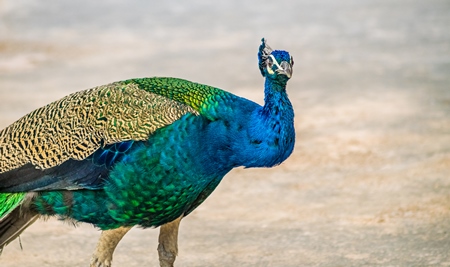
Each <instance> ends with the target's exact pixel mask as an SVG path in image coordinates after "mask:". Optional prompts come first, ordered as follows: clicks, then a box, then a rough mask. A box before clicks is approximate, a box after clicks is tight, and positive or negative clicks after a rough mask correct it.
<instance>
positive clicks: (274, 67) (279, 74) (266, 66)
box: [258, 38, 294, 83]
mask: <svg viewBox="0 0 450 267" xmlns="http://www.w3.org/2000/svg"><path fill="white" fill-rule="evenodd" d="M261 41H262V44H261V45H260V46H259V52H258V60H259V70H260V71H261V74H262V76H263V77H266V78H269V79H273V80H277V81H280V82H283V83H286V82H287V81H288V80H289V79H290V78H291V77H292V67H293V66H294V59H293V58H292V57H291V55H289V53H288V52H286V51H283V50H272V48H270V47H269V46H268V45H267V44H266V40H265V39H264V38H262V40H261Z"/></svg>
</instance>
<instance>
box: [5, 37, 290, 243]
mask: <svg viewBox="0 0 450 267" xmlns="http://www.w3.org/2000/svg"><path fill="white" fill-rule="evenodd" d="M270 51H271V49H269V48H268V47H266V46H265V42H263V44H262V46H261V47H260V57H259V58H260V61H262V62H260V64H259V66H260V68H261V73H263V75H264V76H265V77H266V82H265V96H266V98H265V105H264V106H260V105H258V104H256V103H254V102H252V101H250V100H247V99H244V98H241V97H238V96H235V95H233V94H231V93H228V92H226V91H223V90H221V89H218V88H215V87H211V86H207V85H202V84H198V83H194V82H189V81H186V80H182V79H176V78H142V79H130V80H126V81H120V82H115V83H111V84H108V85H104V86H99V87H95V88H92V89H89V90H85V91H81V92H77V93H74V94H71V95H68V96H67V97H64V98H62V99H61V100H58V101H55V102H53V103H50V104H49V105H47V106H45V107H42V108H40V109H37V110H35V111H33V112H31V113H30V114H28V115H26V116H24V117H23V118H21V119H19V120H18V121H16V122H15V123H13V124H12V125H10V126H9V127H7V128H5V129H4V130H2V131H1V132H0V155H1V157H0V204H1V207H0V250H1V249H2V247H3V246H5V245H6V244H8V243H9V242H10V241H11V240H12V239H14V238H15V237H17V236H18V235H19V234H20V233H21V232H22V231H23V230H24V229H25V228H26V227H27V226H28V225H30V224H31V223H32V222H33V221H34V220H35V219H36V218H37V217H38V216H40V215H50V216H53V215H55V216H58V217H60V218H61V219H74V220H76V221H80V222H87V223H91V224H93V225H95V226H97V227H99V228H100V229H102V230H109V229H116V228H120V227H132V226H135V225H138V226H141V227H144V228H146V227H158V226H163V225H166V224H169V223H171V222H173V221H175V220H176V219H178V218H182V217H183V216H186V215H188V214H189V213H191V212H192V211H193V210H194V209H195V208H197V207H198V206H199V205H200V204H201V203H202V202H203V201H204V200H205V199H206V198H207V197H208V196H209V195H210V194H211V193H212V192H213V191H214V189H215V188H216V186H217V185H218V184H219V183H220V181H221V180H222V178H223V177H224V176H225V175H226V174H227V173H228V172H229V171H230V170H232V169H233V168H235V167H239V166H244V167H272V166H275V165H278V164H280V163H281V162H283V161H284V160H285V159H286V158H287V157H288V156H289V155H290V154H291V153H292V150H293V147H294V140H295V133H294V127H293V110H292V105H291V103H290V101H289V99H288V98H287V94H286V91H285V87H286V83H287V81H288V80H289V78H290V77H291V75H292V64H293V60H292V58H291V57H290V55H289V54H288V53H287V52H285V51H273V52H270ZM269 52H270V54H267V53H269Z"/></svg>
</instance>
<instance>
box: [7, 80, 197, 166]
mask: <svg viewBox="0 0 450 267" xmlns="http://www.w3.org/2000/svg"><path fill="white" fill-rule="evenodd" d="M189 112H190V113H194V114H198V112H197V111H196V110H194V109H193V108H192V107H191V106H189V105H186V104H184V103H182V102H179V101H176V100H171V99H170V98H168V97H166V96H162V95H159V94H157V92H150V91H146V90H142V88H140V87H139V85H137V84H136V83H130V82H116V83H112V84H109V85H104V86H99V87H95V88H92V89H89V90H85V91H81V92H77V93H73V94H71V95H68V96H67V97H64V98H62V99H61V100H58V101H55V102H53V103H51V104H49V105H47V106H45V107H42V108H40V109H37V110H35V111H33V112H31V113H29V114H28V115H26V116H24V117H22V118H21V119H19V120H18V121H16V122H15V123H13V124H11V125H10V126H8V127H7V128H5V129H4V130H2V131H1V132H0V155H1V157H0V173H3V172H6V171H9V170H13V169H16V168H19V167H21V166H23V165H25V164H27V163H31V164H33V165H34V166H36V168H38V169H47V168H51V167H54V166H57V165H60V164H61V163H63V162H65V161H66V160H68V159H75V160H82V159H85V158H86V157H88V156H89V155H91V154H92V153H94V152H95V151H96V150H97V149H98V148H100V147H102V146H105V145H108V144H113V143H116V142H121V141H125V140H146V139H147V138H148V136H149V135H150V134H151V133H152V132H154V131H155V130H156V129H158V128H160V127H163V126H166V125H168V124H171V123H172V122H174V121H175V120H177V119H179V118H180V117H181V116H183V115H184V114H186V113H189Z"/></svg>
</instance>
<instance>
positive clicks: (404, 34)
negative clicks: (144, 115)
mask: <svg viewBox="0 0 450 267" xmlns="http://www.w3.org/2000/svg"><path fill="white" fill-rule="evenodd" d="M449 25H450V4H449V2H448V1H446V0H442V1H438V0H431V1H415V0H397V1H381V0H379V1H371V0H367V1H359V0H341V1H334V0H320V1H313V0H311V1H305V0H301V1H272V2H268V3H262V2H260V1H237V0H232V1H222V2H221V3H220V4H219V3H217V1H204V0H203V1H202V0H198V1H181V0H179V1H167V3H166V2H163V1H157V2H155V1H86V0H82V1H60V0H58V1H56V0H53V1H45V3H44V2H36V1H31V0H0V127H2V128H3V127H5V126H7V125H9V124H10V123H12V122H13V121H15V120H17V119H18V118H20V117H21V116H23V115H25V114H26V113H28V112H30V111H32V110H33V109H35V108H38V107H40V106H43V105H45V104H47V103H49V102H51V101H53V100H56V99H59V98H60V97H63V96H64V95H67V94H69V93H71V92H75V91H78V90H82V89H87V88H90V87H94V86H97V85H102V84H106V83H110V82H112V81H117V80H122V79H127V78H132V77H147V76H172V77H180V78H185V79H188V80H192V81H197V82H201V83H205V84H209V85H214V86H217V87H220V88H223V89H226V90H228V91H231V92H233V93H235V94H238V95H242V96H244V97H247V98H250V99H253V100H255V101H257V102H259V103H262V99H263V92H262V91H263V90H262V89H263V78H262V77H261V76H260V74H259V70H258V68H257V59H256V52H257V48H258V45H259V41H260V38H261V37H263V36H264V37H266V38H267V39H268V42H269V45H271V46H272V47H273V48H275V49H286V50H288V51H290V52H291V54H292V55H293V56H294V59H295V66H294V76H293V78H292V80H291V81H290V82H289V84H288V92H289V96H290V98H291V100H292V102H293V104H294V107H295V111H296V131H297V143H296V147H295V151H294V153H293V155H292V156H291V157H290V158H289V159H288V160H287V161H286V162H285V163H283V164H282V165H281V166H279V167H276V168H273V169H247V170H243V169H237V170H234V171H232V172H231V173H230V174H229V175H227V176H226V177H225V179H224V180H223V182H222V183H221V184H220V185H219V187H218V189H217V190H216V191H215V192H214V193H213V194H212V196H211V197H210V198H209V199H208V200H207V201H206V202H205V203H204V204H203V205H202V206H200V207H199V208H198V209H197V210H196V211H195V212H193V213H192V214H191V215H189V216H188V217H187V218H185V219H184V220H183V222H182V224H181V230H180V253H179V254H180V255H179V257H178V259H177V261H176V265H177V266H330V267H334V266H450V177H449V175H450V119H449V118H450V31H449ZM99 234H100V233H99V231H98V230H96V229H95V228H93V227H92V226H90V225H85V224H83V225H79V226H78V227H77V228H74V227H73V226H71V225H68V224H67V223H62V222H60V221H57V220H54V219H50V220H48V221H47V222H44V221H39V222H37V223H35V224H34V225H32V226H31V227H30V228H29V229H28V230H27V231H26V232H25V233H24V234H23V235H22V236H21V241H22V242H21V243H22V246H23V250H22V249H21V247H20V244H19V241H15V242H13V243H11V244H10V245H9V246H8V247H6V248H5V250H4V252H3V255H2V256H1V257H0V266H5V267H12V266H21V267H29V266H61V267H63V266H88V264H89V259H90V255H91V253H92V252H93V249H94V247H95V243H96V241H97V238H98V236H99ZM157 235H158V230H155V229H147V230H142V229H133V230H132V231H131V232H130V233H129V234H127V236H125V238H124V240H123V241H122V242H121V243H120V244H119V246H118V248H117V250H116V254H115V257H114V266H157V263H158V260H157V251H156V247H157Z"/></svg>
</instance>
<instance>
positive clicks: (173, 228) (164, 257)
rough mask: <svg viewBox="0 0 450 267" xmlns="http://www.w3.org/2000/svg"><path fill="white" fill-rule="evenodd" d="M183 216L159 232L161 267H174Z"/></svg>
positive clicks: (164, 226) (163, 226)
mask: <svg viewBox="0 0 450 267" xmlns="http://www.w3.org/2000/svg"><path fill="white" fill-rule="evenodd" d="M182 217H183V216H181V217H179V218H178V219H176V220H174V221H172V222H170V223H166V224H164V225H162V226H161V227H160V228H161V229H160V231H159V245H158V254H159V264H160V266H161V267H172V266H173V263H174V262H175V258H176V257H177V254H178V228H179V226H180V221H181V218H182Z"/></svg>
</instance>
